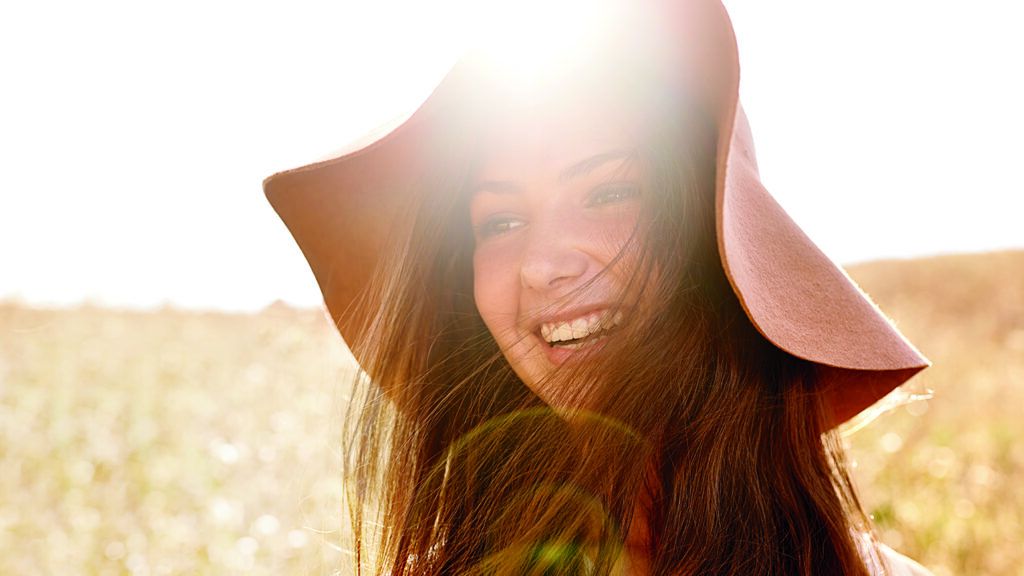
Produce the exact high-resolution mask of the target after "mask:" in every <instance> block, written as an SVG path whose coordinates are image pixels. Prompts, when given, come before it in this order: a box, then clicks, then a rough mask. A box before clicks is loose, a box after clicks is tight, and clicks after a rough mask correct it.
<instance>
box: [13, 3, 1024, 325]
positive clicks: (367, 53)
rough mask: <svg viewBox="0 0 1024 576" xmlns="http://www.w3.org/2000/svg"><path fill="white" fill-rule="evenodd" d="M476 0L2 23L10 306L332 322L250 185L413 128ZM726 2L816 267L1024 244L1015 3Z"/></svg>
mask: <svg viewBox="0 0 1024 576" xmlns="http://www.w3.org/2000/svg"><path fill="white" fill-rule="evenodd" d="M480 1H482V0H478V1H477V2H476V5H479V2H480ZM467 2H468V0H462V1H461V2H456V1H455V0H445V1H434V2H423V1H422V0H419V1H415V0H408V1H406V0H402V1H399V0H385V1H381V0H374V1H373V2H361V3H357V2H352V1H350V0H342V1H334V2H326V1H322V2H318V1H313V0H299V1H290V2H271V1H262V2H260V1H257V2H253V1H246V2H242V1H227V0H223V1H219V2H212V1H209V0H202V1H200V0H179V1H178V2H172V3H152V2H129V1H123V2H114V1H111V0H97V1H94V2H71V1H55V0H39V1H36V2H11V3H6V4H5V5H4V6H3V7H2V8H0V78H3V84H4V88H3V90H2V91H0V175H2V177H3V182H4V187H3V191H2V192H0V194H3V198H4V202H3V209H0V299H2V298H5V297H12V296H16V297H19V298H21V299H22V300H24V301H27V302H31V303H38V304H67V303H73V302H77V301H80V300H82V299H84V298H88V299H91V300H92V301H94V302H97V303H100V304H107V305H127V306H153V305H158V304H161V303H163V302H170V303H173V304H177V305H181V306H189V307H203V308H210V307H212V308H221V309H229V310H247V309H257V308H259V307H261V306H263V305H265V304H267V303H269V302H270V301H272V300H274V299H277V298H282V299H284V300H286V301H288V302H291V303H294V304H301V305H316V304H318V303H319V301H320V294H319V291H318V290H317V288H316V283H315V281H314V280H313V276H312V273H311V272H310V271H309V269H308V267H307V266H306V264H305V261H304V260H303V258H302V255H301V253H300V252H299V250H298V248H297V247H296V246H295V244H294V242H293V241H292V240H291V237H290V235H289V234H288V232H287V230H286V229H285V228H284V226H283V225H282V224H281V223H280V221H279V220H278V218H277V216H276V214H274V212H273V211H272V209H271V208H270V206H269V204H267V202H266V200H265V198H264V197H263V193H262V190H261V187H260V184H261V181H262V179H263V178H264V177H265V176H267V175H269V174H271V173H272V172H275V171H278V170H282V169H286V168H291V167H295V166H298V165H301V164H305V163H308V162H311V161H314V160H319V159H323V158H325V157H328V156H329V155H330V153H331V152H332V151H335V150H338V149H341V148H342V147H344V145H345V144H346V142H348V141H351V140H353V139H355V138H357V137H359V136H360V135H362V134H363V133H364V132H366V131H368V130H370V129H372V128H373V127H375V126H376V125H378V124H380V123H382V122H384V121H385V120H387V119H389V118H391V117H392V116H394V115H396V114H399V113H402V112H408V111H409V110H410V109H411V108H412V107H415V106H416V104H417V103H418V102H419V101H420V100H422V99H423V98H424V97H425V96H426V95H427V94H428V93H429V92H430V90H431V88H432V87H433V85H434V84H435V83H436V82H437V81H438V80H439V79H440V78H441V76H442V75H443V74H444V72H445V70H446V69H447V68H448V66H449V65H450V63H451V62H452V61H453V60H454V58H455V57H456V55H457V53H458V47H459V46H460V43H461V42H462V38H463V37H464V36H465V30H467V29H468V27H470V26H471V24H472V23H471V22H470V23H467V22H465V19H463V18H460V14H462V11H460V9H459V8H460V4H461V5H462V6H465V5H467ZM726 5H727V6H728V7H729V9H730V12H731V14H732V17H733V21H734V24H735V26H736V29H737V35H738V37H739V44H740V53H741V64H742V68H743V73H742V75H743V79H742V98H743V101H744V104H745V107H746V108H747V111H748V115H749V116H750V119H751V124H752V126H753V130H754V137H755V141H756V144H757V147H758V156H759V160H760V164H761V170H762V176H763V177H764V180H765V182H766V184H767V185H768V188H769V189H770V190H772V192H773V194H774V195H775V196H776V198H777V199H778V200H779V201H780V202H781V203H782V204H783V205H784V206H785V207H786V209H787V210H788V211H789V212H790V214H791V215H792V216H793V217H794V218H795V219H796V221H797V222H798V223H800V224H801V225H802V226H803V228H804V229H805V230H806V231H807V233H808V234H809V235H810V236H811V237H812V238H814V239H815V241H816V242H817V243H818V244H819V245H820V246H821V247H822V249H824V250H825V252H826V253H828V254H829V255H831V256H832V257H833V258H834V259H836V260H837V261H839V262H853V261H862V260H869V259H876V258H884V257H907V256H914V255H924V254H934V253H941V252H964V251H979V250H988V249H996V248H1002V247H1018V248H1024V224H1022V223H1021V220H1022V218H1024V180H1022V177H1021V174H1020V168H1021V166H1024V137H1022V136H1021V135H1022V134H1024V107H1022V106H1021V105H1020V103H1021V102H1024V74H1021V72H1020V70H1021V57H1022V55H1024V35H1022V34H1020V30H1021V29H1024V5H1022V4H1021V3H1019V2H1007V1H1006V0H972V1H971V2H963V1H952V0H859V1H858V2H821V1H820V0H800V1H798V0H775V1H772V2H765V1H764V0H727V1H726ZM478 10H479V9H478Z"/></svg>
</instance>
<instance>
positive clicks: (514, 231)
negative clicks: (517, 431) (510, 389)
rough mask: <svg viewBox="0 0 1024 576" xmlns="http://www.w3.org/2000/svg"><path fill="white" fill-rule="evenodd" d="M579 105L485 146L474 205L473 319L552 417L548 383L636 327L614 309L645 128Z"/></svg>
mask: <svg viewBox="0 0 1024 576" xmlns="http://www.w3.org/2000/svg"><path fill="white" fill-rule="evenodd" d="M576 104H577V106H575V107H571V108H569V107H567V108H565V109H563V110H561V111H560V112H557V113H553V114H550V115H549V116H547V117H546V118H543V119H536V118H533V119H531V120H530V121H521V120H514V119H509V120H508V121H507V122H506V123H505V124H504V125H503V126H502V128H501V130H500V134H501V137H500V138H498V139H496V140H494V141H491V142H489V143H488V144H487V146H486V150H487V153H486V157H485V158H484V160H483V162H482V165H481V166H480V169H479V172H478V173H477V178H476V186H475V187H474V188H473V191H472V197H471V200H470V219H471V222H472V226H473V231H474V237H475V241H476V244H475V250H474V259H473V273H474V297H475V299H476V306H477V309H478V310H479V312H480V315H481V317H482V318H483V320H484V323H485V324H486V325H487V328H488V329H489V330H490V332H491V334H492V335H493V336H494V339H495V340H496V341H497V343H498V346H499V347H500V348H501V351H502V353H503V354H504V355H505V357H506V358H507V359H508V361H509V363H510V364H511V366H512V368H513V369H514V370H515V372H516V373H517V374H518V375H519V377H520V378H522V380H523V381H524V382H525V383H526V385H527V386H529V387H530V388H531V389H532V390H533V391H534V392H535V393H536V394H537V395H538V396H540V397H541V398H542V399H543V400H544V401H545V402H547V403H548V404H550V405H552V406H556V407H565V405H566V401H565V400H563V398H565V394H562V393H560V391H559V390H552V389H546V388H551V386H546V385H545V384H544V381H545V377H546V376H548V375H549V374H551V372H552V371H553V370H554V369H555V368H556V367H557V366H559V365H561V364H563V363H565V362H569V361H575V360H578V359H580V358H583V357H585V356H586V355H588V354H590V353H593V352H596V351H598V350H599V349H600V348H601V344H602V340H603V338H605V337H608V336H609V335H610V337H614V333H613V332H609V330H611V329H612V328H614V327H615V326H616V325H618V324H621V323H622V322H624V321H627V320H628V319H629V309H628V308H618V307H617V306H616V305H617V304H619V303H620V302H621V299H622V298H623V297H624V296H625V295H624V293H623V292H624V289H625V286H626V283H627V278H628V274H629V272H630V269H631V267H632V265H633V264H634V262H635V258H634V257H633V255H632V250H628V249H626V250H625V251H624V249H625V248H626V247H627V243H628V241H629V240H630V238H631V236H632V235H633V234H634V232H635V229H636V227H637V222H638V217H639V214H640V209H641V205H642V202H643V197H642V195H641V177H642V174H641V171H640V167H639V163H638V162H637V160H636V149H637V146H638V144H639V139H640V134H639V132H640V126H642V125H643V123H642V122H641V121H640V120H639V118H630V117H628V116H627V117H624V115H623V113H622V111H621V110H620V109H616V110H615V113H614V114H613V113H611V112H610V110H609V109H608V108H607V107H601V106H599V105H588V106H583V105H580V104H581V103H579V102H576ZM611 119H614V121H612V120H611ZM620 252H622V253H623V254H622V257H621V258H617V256H619V254H620ZM606 269H607V270H606ZM581 288H583V289H582V290H581ZM613 307H616V310H613Z"/></svg>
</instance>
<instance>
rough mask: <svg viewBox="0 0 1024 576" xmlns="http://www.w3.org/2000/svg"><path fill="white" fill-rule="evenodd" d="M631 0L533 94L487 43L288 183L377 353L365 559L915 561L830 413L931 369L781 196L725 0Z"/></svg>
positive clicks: (302, 229) (357, 515)
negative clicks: (388, 121) (883, 534)
mask: <svg viewBox="0 0 1024 576" xmlns="http://www.w3.org/2000/svg"><path fill="white" fill-rule="evenodd" d="M628 6H632V7H633V8H631V9H629V10H625V11H624V12H623V15H624V18H622V19H620V20H618V21H617V22H616V23H617V25H616V26H615V27H613V28H612V29H607V30H599V31H598V32H601V34H595V37H597V38H602V39H603V40H602V41H600V42H598V43H596V44H595V45H594V46H592V47H590V48H589V52H588V51H587V50H577V51H576V52H575V55H574V60H572V61H571V62H567V61H561V65H562V67H561V68H556V69H555V70H554V71H552V70H548V71H547V72H545V75H544V78H545V81H544V82H543V83H541V84H535V85H534V86H533V88H535V89H534V90H532V91H524V90H522V86H519V85H515V84H513V83H509V82H508V81H507V79H506V78H503V77H502V74H501V68H499V67H497V65H496V64H495V63H494V62H493V61H491V60H488V59H487V58H486V57H481V56H480V55H478V54H471V55H469V56H467V57H466V58H465V59H464V60H462V61H460V63H459V64H458V65H457V66H456V67H455V68H454V69H453V70H452V72H451V73H450V74H449V76H448V77H446V79H445V80H444V81H443V82H442V83H441V85H440V86H439V87H438V88H437V90H436V91H435V92H434V94H433V95H432V96H431V97H430V98H429V99H428V100H427V102H425V103H424V104H423V106H422V107H421V108H420V109H419V110H418V111H417V112H416V113H415V114H414V115H413V116H412V117H411V118H410V119H409V120H407V121H406V123H404V124H403V125H402V126H400V127H399V128H398V129H396V130H395V131H393V132H391V133H390V134H388V135H387V136H385V137H384V138H382V139H380V140H378V141H376V142H374V143H373V144H371V145H369V146H365V147H363V148H360V149H358V150H355V151H353V152H351V153H350V154H347V155H345V156H342V157H340V158H338V159H335V160H332V161H328V162H325V163H321V164H316V165H312V166H308V167H304V168H300V169H297V170H294V171H290V172H286V173H282V174H278V175H275V176H273V177H271V178H270V179H268V180H267V182H266V185H265V186H266V190H267V194H268V197H269V198H270V200H271V202H272V203H273V204H274V206H275V208H276V209H277V210H278V212H279V213H280V214H281V216H282V218H283V219H284V220H285V222H286V223H288V226H289V228H290V229H291V230H292V232H293V234H294V235H295V237H296V240H297V241H298V242H299V245H300V246H301V247H302V249H303V251H304V253H305V254H306V256H307V258H308V259H309V261H310V264H311V266H312V268H313V270H314V272H315V273H316V276H317V280H318V281H319V283H320V286H321V288H322V290H323V292H324V296H325V301H326V303H327V306H328V308H329V309H330V311H331V313H332V316H333V317H334V319H335V320H336V322H337V324H338V327H339V329H340V330H341V333H342V334H343V336H344V337H345V339H346V340H347V341H348V343H349V345H350V347H351V349H352V352H353V354H354V355H355V357H356V358H357V360H358V361H359V363H360V366H361V367H362V369H363V370H364V375H363V377H361V378H360V380H359V382H358V384H359V386H360V389H361V391H362V396H361V397H360V398H357V399H356V400H355V401H354V402H353V404H352V413H351V418H352V424H353V425H352V427H351V429H352V430H353V434H352V436H351V437H350V438H349V439H348V444H347V451H346V454H348V457H349V462H348V466H349V468H348V470H347V474H348V476H349V478H348V479H349V484H348V487H349V497H350V507H351V509H352V512H353V532H354V538H355V541H356V548H355V550H356V560H357V567H358V569H359V570H360V571H362V570H369V571H373V572H376V573H388V574H417V575H419V574H579V573H586V574H612V573H614V574H634V575H644V574H881V573H891V574H901V573H909V572H908V571H909V570H911V568H912V567H914V570H917V569H918V568H917V567H916V565H914V564H912V563H911V562H910V561H909V560H906V559H904V558H902V557H901V556H899V555H898V554H896V553H894V552H892V551H891V550H890V549H888V548H886V547H884V546H882V545H880V544H879V543H877V542H876V541H875V539H874V537H873V536H872V534H873V533H872V529H871V525H870V522H869V520H868V518H867V517H866V515H865V514H864V512H863V511H862V509H861V507H860V504H859V502H858V499H857V496H856V493H855V491H854V488H853V486H852V485H851V483H850V480H849V477H848V474H847V471H846V464H845V460H844V453H843V449H842V445H841V442H840V438H839V435H838V432H837V430H836V426H837V425H838V424H839V423H841V422H843V421H845V420H847V419H849V418H850V417H852V416H854V415H855V414H857V413H859V412H860V411H861V410H863V409H864V408H866V407H867V406H868V405H870V404H871V403H873V402H874V401H875V400H877V399H879V398H880V397H881V396H883V395H884V394H885V393H887V392H889V391H890V390H892V389H893V388H894V387H896V386H898V385H899V384H901V383H902V382H904V381H905V380H906V379H907V378H909V377H910V376H912V375H913V374H914V373H916V372H918V371H919V370H920V369H921V368H923V367H924V366H926V365H927V360H925V359H924V358H923V357H922V356H920V354H918V353H917V351H916V350H915V349H914V348H913V346H912V345H910V343H909V342H907V341H906V340H905V339H903V338H902V336H901V335H900V334H899V333H898V332H897V331H896V330H895V328H894V327H893V326H892V325H891V324H890V323H889V322H888V321H887V320H886V319H885V317H884V316H882V315H881V314H880V313H879V312H878V310H877V309H876V308H874V307H873V305H872V304H871V303H870V301H868V300H867V299H866V298H865V297H864V295H863V294H862V293H861V292H860V291H859V289H858V288H857V287H856V285H854V284H853V283H852V282H851V281H850V280H849V278H847V277H846V276H845V275H844V274H842V272H841V271H840V270H839V269H838V268H836V267H835V266H834V265H833V264H832V263H831V262H830V261H828V259H827V258H825V257H824V256H823V255H822V254H821V252H820V251H818V250H817V248H816V247H815V246H814V244H813V243H811V242H810V240H809V239H807V237H806V236H805V235H803V234H802V233H801V232H800V230H799V228H797V227H796V225H795V224H794V223H793V222H792V221H791V220H790V219H789V217H788V216H787V215H786V214H785V212H783V211H782V210H781V208H779V207H778V205H777V204H775V203H774V201H773V200H772V199H771V196H770V195H768V194H767V192H766V191H765V190H764V188H763V187H762V186H761V184H760V181H759V179H758V177H757V170H756V162H755V161H754V156H753V152H752V146H751V144H750V134H749V132H748V130H747V126H746V122H745V118H744V116H743V113H742V110H741V109H740V108H739V105H738V101H737V96H736V94H737V85H736V63H735V45H734V43H733V40H732V36H731V27H730V25H729V21H728V18H727V17H726V16H725V13H724V10H723V9H722V7H721V5H720V4H718V2H717V1H713V0H690V1H687V2H660V1H652V2H650V3H644V4H632V3H631V4H629V5H628ZM638 6H643V8H639V7H638ZM625 16H629V17H628V18H627V17H625ZM536 88H542V89H536ZM366 376H368V378H366ZM371 510H375V511H377V514H379V516H377V517H368V516H367V514H369V513H370V512H371ZM368 526H379V527H380V529H379V532H378V533H377V535H376V537H375V536H373V535H372V534H370V533H368V531H367V530H366V527H368Z"/></svg>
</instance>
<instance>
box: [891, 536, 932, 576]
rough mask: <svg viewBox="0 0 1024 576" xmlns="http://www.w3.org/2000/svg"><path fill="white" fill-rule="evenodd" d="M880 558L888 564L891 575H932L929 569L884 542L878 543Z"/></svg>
mask: <svg viewBox="0 0 1024 576" xmlns="http://www.w3.org/2000/svg"><path fill="white" fill-rule="evenodd" d="M878 551H879V552H880V553H881V555H882V558H884V559H885V561H886V562H887V563H888V564H889V567H890V570H891V571H892V574H893V576H934V575H933V574H932V572H931V570H929V569H927V568H925V567H924V566H921V565H920V564H918V563H917V562H915V561H913V560H911V559H910V558H907V557H906V556H904V555H903V554H900V553H899V552H897V551H895V550H893V549H892V548H890V547H888V546H886V545H885V544H879V545H878Z"/></svg>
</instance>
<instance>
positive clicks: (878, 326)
mask: <svg viewBox="0 0 1024 576" xmlns="http://www.w3.org/2000/svg"><path fill="white" fill-rule="evenodd" d="M659 6H661V4H660V3H659ZM666 6H673V7H672V8H663V9H665V10H676V8H675V7H677V6H685V10H686V14H672V15H671V17H673V18H676V19H677V20H678V21H679V22H684V23H685V26H686V32H679V33H678V34H677V37H678V38H679V41H678V42H677V47H676V48H677V49H678V50H680V51H687V53H688V54H689V55H690V56H689V57H690V59H691V60H692V61H695V62H696V65H695V66H694V69H693V70H690V71H688V72H687V74H690V75H694V74H696V75H699V76H700V77H701V78H700V80H701V83H702V85H703V86H704V87H705V90H706V91H707V93H708V94H707V95H709V97H710V98H712V99H713V100H714V103H715V108H714V113H715V115H716V121H717V125H718V150H717V177H716V191H715V194H716V202H715V206H716V222H717V236H718V248H719V256H720V258H721V261H722V266H723V268H724V270H725V272H726V275H727V277H728V279H729V282H730V284H731V286H732V288H733V290H734V291H735V293H736V295H737V297H738V298H739V301H740V303H741V304H742V306H743V309H744V311H745V312H746V314H747V316H748V317H749V319H750V321H751V322H752V324H753V325H754V326H755V327H756V328H757V330H758V331H759V332H760V333H761V334H762V335H763V336H764V337H765V338H766V339H768V340H769V341H770V342H772V343H773V344H774V345H775V346H777V347H779V348H780V349H782V350H785V351H786V352H788V353H790V354H792V355H794V356H797V357H799V358H803V359H806V360H809V361H812V362H815V363H817V364H819V365H820V367H821V370H822V379H823V382H825V385H826V386H827V390H826V394H827V395H828V398H829V402H830V404H831V405H832V409H833V413H834V417H835V424H839V423H841V422H844V421H846V420H848V419H850V418H852V417H853V416H855V415H856V414H858V413H859V412H861V411H862V410H864V409H865V408H866V407H868V406H870V405H871V404H873V403H874V402H876V401H877V400H878V399H879V398H881V397H882V396H884V395H886V394H887V393H889V392H890V391H892V390H893V389H894V388H895V387H897V386H899V385H900V384H902V383H904V382H905V381H906V380H907V379H909V378H910V377H911V376H913V375H914V374H916V373H917V372H919V371H920V370H922V369H923V368H925V367H927V366H929V365H930V363H929V361H928V360H927V359H926V358H925V357H924V356H923V355H922V354H921V353H920V352H919V351H918V350H917V349H916V348H915V347H914V346H913V344H911V343H910V342H909V341H908V340H907V339H906V338H905V337H904V336H903V335H902V334H901V333H900V332H899V330H898V329H897V328H896V327H895V326H894V324H893V323H892V321H890V320H889V319H888V318H887V317H886V316H885V314H884V313H882V311H881V310H879V308H878V307H877V306H875V304H874V303H873V302H872V301H871V300H870V298H869V297H868V296H867V295H866V294H865V293H864V292H863V291H862V290H861V289H860V288H859V287H858V286H857V284H856V283H855V282H854V281H853V280H852V279H850V277H849V276H848V275H847V274H846V273H845V272H844V271H843V269H842V268H841V267H839V266H838V265H836V264H835V263H834V262H833V261H832V260H830V259H829V258H828V256H826V255H825V254H824V253H823V252H822V251H821V250H820V249H819V248H818V247H817V246H816V245H815V244H814V243H813V242H812V241H811V240H810V238H808V237H807V235H806V234H804V232H803V231H802V230H801V229H800V227H799V226H798V225H797V224H796V223H795V222H794V221H793V220H792V219H791V218H790V217H789V215H788V214H786V212H785V211H784V210H783V209H782V207H781V206H780V205H779V204H778V203H777V202H776V201H775V199H774V198H772V196H771V194H769V193H768V191H767V190H766V189H765V187H764V186H763V185H762V183H761V181H760V177H759V175H758V169H757V161H756V157H755V154H754V149H753V143H752V139H751V135H750V129H749V126H748V123H747V120H746V117H745V115H744V113H743V110H742V108H741V107H740V105H739V99H738V84H739V63H738V54H737V49H736V42H735V36H734V33H733V29H732V24H731V22H730V21H729V17H728V15H727V14H726V12H725V9H724V7H723V6H722V5H721V3H720V2H719V1H718V0H709V1H703V0H699V1H692V2H675V3H666ZM475 75H476V72H475V69H474V67H473V66H471V65H468V64H465V63H464V62H460V63H458V64H456V65H455V66H454V67H453V68H452V70H451V71H450V72H449V73H448V75H447V76H446V77H445V78H444V79H443V80H442V81H441V83H440V84H439V85H438V86H437V87H436V88H435V90H434V91H433V93H432V94H431V95H430V96H429V97H428V98H427V99H426V100H425V101H424V102H423V103H422V105H420V106H419V107H418V108H417V109H416V110H415V111H414V112H413V113H412V114H411V115H409V116H408V117H407V118H404V119H401V120H400V121H398V122H395V123H393V124H392V125H390V126H388V127H386V128H385V129H383V130H381V131H378V132H377V133H375V134H373V135H371V137H370V138H369V139H364V140H363V141H361V142H359V143H356V144H355V145H353V146H352V147H350V149H349V150H348V151H347V152H345V153H342V154H341V155H339V156H338V157H336V158H333V159H331V160H327V161H324V162H319V163H316V164H311V165H308V166H303V167H301V168H297V169H293V170H288V171H284V172H280V173H277V174H274V175H272V176H270V177H268V178H267V179H266V180H265V181H264V183H263V188H264V191H265V193H266V196H267V198H268V200H269V201H270V203H271V205H272V206H273V208H274V209H275V210H276V211H277V213H278V214H279V215H280V217H281V219H282V220H283V221H284V223H285V224H286V226H287V227H288V229H289V230H290V231H291V233H292V235H293V236H294V238H295V240H296V242H297V243H298V245H299V247H300V248H301V250H302V252H303V254H304V255H305V257H306V259H307V261H308V262H309V265H310V267H311V268H312V270H313V273H314V276H315V277H316V280H317V282H318V284H319V286H320V289H321V291H322V292H323V295H324V302H325V304H326V306H327V309H328V311H329V312H330V314H331V316H332V318H334V319H335V321H336V323H337V326H338V330H339V331H340V332H341V335H342V337H343V338H344V339H345V340H346V341H347V342H349V343H351V342H355V341H358V339H359V337H360V334H358V333H356V330H357V326H358V325H359V322H358V320H359V319H360V316H359V314H358V313H354V312H358V311H357V310H352V309H351V308H352V307H353V305H354V303H355V302H357V300H358V297H359V295H360V293H361V292H362V291H363V289H364V288H365V287H366V286H367V284H368V282H369V279H370V277H371V274H372V273H373V271H374V269H375V267H376V265H377V263H378V260H379V258H380V256H381V254H382V251H383V249H384V243H385V242H386V239H387V238H388V237H389V236H390V234H391V232H392V231H391V229H390V228H391V225H392V223H393V222H394V220H395V217H396V215H397V214H398V213H399V211H400V209H401V207H402V204H403V200H404V198H405V197H406V194H407V193H408V191H409V190H410V188H411V187H413V186H415V183H416V180H417V178H419V177H420V175H421V174H423V171H424V170H425V168H426V166H425V165H424V163H425V162H427V161H428V160H427V158H429V154H428V153H427V149H426V148H427V146H428V145H429V142H430V139H431V137H432V136H433V135H434V134H436V133H437V132H438V131H443V130H444V129H445V127H446V126H448V125H450V123H451V115H452V114H454V113H456V111H457V110H458V109H459V104H460V100H461V99H462V98H463V96H464V95H466V94H468V93H472V91H473V88H474V86H475V83H476V81H477V78H476V77H475ZM825 186H827V183H826V184H825ZM357 361H358V358H357Z"/></svg>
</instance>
